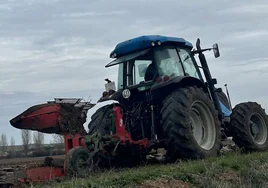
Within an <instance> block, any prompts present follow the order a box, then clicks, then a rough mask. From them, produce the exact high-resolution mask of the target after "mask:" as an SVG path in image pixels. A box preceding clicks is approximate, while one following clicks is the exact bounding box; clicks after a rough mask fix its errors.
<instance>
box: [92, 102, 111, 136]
mask: <svg viewBox="0 0 268 188" xmlns="http://www.w3.org/2000/svg"><path fill="white" fill-rule="evenodd" d="M112 113H113V105H106V106H103V107H101V108H100V109H98V110H97V111H96V112H95V113H94V114H93V115H92V116H91V121H90V123H89V124H88V129H89V131H88V134H93V133H94V132H96V131H99V132H100V134H101V135H107V134H109V133H110V128H111V118H110V115H111V114H112Z"/></svg>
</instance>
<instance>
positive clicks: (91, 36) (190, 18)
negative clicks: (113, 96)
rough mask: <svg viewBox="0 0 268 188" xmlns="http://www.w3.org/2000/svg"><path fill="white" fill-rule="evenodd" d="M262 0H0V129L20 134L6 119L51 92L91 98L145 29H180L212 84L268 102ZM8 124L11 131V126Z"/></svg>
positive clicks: (237, 98) (235, 96)
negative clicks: (201, 54) (200, 52)
mask: <svg viewBox="0 0 268 188" xmlns="http://www.w3.org/2000/svg"><path fill="white" fill-rule="evenodd" d="M266 9H267V3H266V1H254V2H252V1H249V0H245V1H243V2H238V1H237V2H234V1H230V0H224V1H220V2H217V3H215V1H212V0H206V1H202V2H201V1H183V2H182V1H176V0H166V1H160V0H154V1H152V0H151V1H142V0H137V1H133V0H127V1H126V0H118V1H103V0H94V1H87V0H81V1H75V0H64V1H63V0H47V1H37V0H21V1H14V0H12V1H1V3H0V10H1V11H0V28H1V29H0V97H1V98H0V104H1V105H0V130H1V131H3V130H5V131H8V133H9V134H10V135H14V136H16V137H18V142H19V136H18V134H19V133H18V130H16V132H15V131H14V128H12V127H11V126H10V125H8V120H9V119H10V118H11V117H14V116H15V115H17V114H18V113H20V112H22V111H23V110H25V109H26V108H28V107H30V106H32V105H34V104H36V103H43V102H46V101H47V100H51V99H53V98H54V97H83V98H85V99H87V98H88V96H89V95H90V96H91V97H92V99H93V102H96V101H97V100H98V98H99V97H100V95H101V93H102V91H103V90H104V83H105V82H104V79H105V78H110V79H112V80H116V79H117V67H112V68H108V69H107V68H104V66H105V65H106V64H107V63H108V62H109V61H110V60H111V59H110V58H109V54H110V52H111V51H112V50H113V49H114V46H115V45H116V44H117V43H119V42H121V41H124V40H127V39H130V38H133V37H136V36H140V35H146V34H161V35H169V36H178V37H182V38H185V39H186V40H189V41H190V42H192V43H193V44H195V41H196V39H197V38H198V37H199V38H201V44H202V46H203V47H210V46H212V44H213V43H215V42H217V43H218V44H219V47H220V52H221V57H220V58H218V59H215V58H214V57H213V54H212V53H211V52H208V53H206V55H207V60H208V63H209V66H210V69H211V72H212V75H213V77H216V78H217V79H218V82H219V84H218V86H219V87H222V86H223V85H224V84H225V83H228V86H229V89H230V93H231V97H232V101H233V103H234V104H236V103H238V102H242V101H247V100H256V101H258V102H260V103H262V104H263V106H264V107H265V108H267V109H268V99H267V97H266V96H267V89H266V87H265V84H266V80H267V78H268V77H267V59H268V55H267V47H266V46H267V45H266V44H267V43H268V37H267V30H268V26H267V24H265V23H266V19H267V16H268V13H267V11H266ZM13 132H14V133H13Z"/></svg>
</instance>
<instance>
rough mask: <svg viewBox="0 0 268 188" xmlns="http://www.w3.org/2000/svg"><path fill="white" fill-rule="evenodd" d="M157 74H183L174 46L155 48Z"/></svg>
mask: <svg viewBox="0 0 268 188" xmlns="http://www.w3.org/2000/svg"><path fill="white" fill-rule="evenodd" d="M155 60H156V63H157V67H158V71H159V76H164V75H167V76H183V75H184V72H183V68H182V65H181V63H180V58H179V56H178V53H177V50H176V48H174V47H163V48H158V49H156V50H155Z"/></svg>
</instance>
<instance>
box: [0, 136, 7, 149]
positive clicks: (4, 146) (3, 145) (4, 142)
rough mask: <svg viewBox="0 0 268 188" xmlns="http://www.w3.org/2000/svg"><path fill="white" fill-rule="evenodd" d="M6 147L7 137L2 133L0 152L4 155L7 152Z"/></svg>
mask: <svg viewBox="0 0 268 188" xmlns="http://www.w3.org/2000/svg"><path fill="white" fill-rule="evenodd" d="M7 146H8V143H7V136H6V135H5V134H4V133H2V134H1V138H0V151H1V152H3V153H5V152H6V151H7Z"/></svg>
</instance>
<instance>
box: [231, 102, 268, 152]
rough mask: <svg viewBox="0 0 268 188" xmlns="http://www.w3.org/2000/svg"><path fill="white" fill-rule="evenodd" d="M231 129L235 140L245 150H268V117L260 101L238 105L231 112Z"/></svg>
mask: <svg viewBox="0 0 268 188" xmlns="http://www.w3.org/2000/svg"><path fill="white" fill-rule="evenodd" d="M230 129H231V132H232V136H233V140H234V142H235V143H236V144H237V146H238V147H240V148H242V149H243V150H244V151H267V150H268V118H267V115H266V113H265V110H264V109H263V108H262V107H261V105H259V104H258V103H256V102H245V103H240V104H238V105H236V106H235V108H234V109H233V112H232V114H231V122H230Z"/></svg>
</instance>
